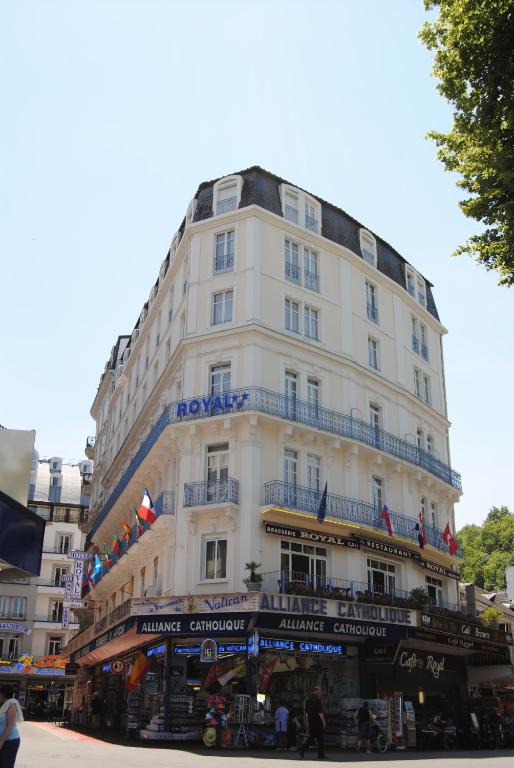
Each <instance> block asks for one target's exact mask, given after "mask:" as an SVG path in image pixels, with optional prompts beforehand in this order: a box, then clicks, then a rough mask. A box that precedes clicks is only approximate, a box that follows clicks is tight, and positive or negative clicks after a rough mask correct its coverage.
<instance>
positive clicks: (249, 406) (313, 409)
mask: <svg viewBox="0 0 514 768" xmlns="http://www.w3.org/2000/svg"><path fill="white" fill-rule="evenodd" d="M242 411H245V412H248V411H257V412H259V413H264V414H266V415H268V416H273V417H276V418H280V419H287V420H289V421H294V422H296V423H299V424H305V425H306V426H309V427H312V428H314V429H319V430H322V431H324V432H328V433H329V434H332V435H337V436H338V437H344V438H348V439H351V440H356V441H357V442H360V443H364V444H366V445H369V446H371V447H373V448H376V449H377V450H379V451H383V452H384V453H387V454H389V455H391V456H394V457H395V458H397V459H401V460H402V461H406V462H408V463H409V464H413V465H414V466H416V467H421V468H422V469H424V470H426V471H427V472H430V474H432V475H434V476H435V477H437V478H439V479H440V480H442V481H443V482H445V483H447V484H448V485H451V486H453V487H454V488H456V489H458V490H461V489H462V486H461V478H460V475H459V473H458V472H455V470H453V469H452V468H451V467H450V466H449V465H448V464H445V463H444V462H443V461H441V460H440V459H438V458H437V457H436V456H435V455H434V454H433V453H430V452H429V451H426V450H424V449H423V448H418V447H417V446H416V445H415V444H413V443H410V442H408V441H407V440H404V439H403V438H401V437H397V436H396V435H392V434H391V433H389V432H386V431H385V430H383V429H377V428H376V427H374V426H373V425H371V424H368V422H366V421H362V420H361V419H355V418H353V417H352V416H349V415H347V414H344V413H340V412H338V411H332V410H329V409H328V408H322V407H321V406H319V405H313V404H312V403H308V402H305V401H303V400H297V399H296V398H290V397H287V396H286V395H281V394H279V393H278V392H272V391H270V390H268V389H263V388H262V387H248V388H243V389H234V390H232V391H231V392H225V393H224V394H223V395H219V396H216V397H213V396H212V395H199V396H197V397H192V398H190V399H189V400H182V401H178V402H174V403H170V404H169V405H167V406H166V408H165V409H164V410H163V412H162V414H161V415H160V417H159V418H158V419H157V421H156V422H155V424H154V426H153V427H152V429H151V430H150V432H149V434H148V435H147V437H146V438H145V439H144V440H143V442H142V443H141V446H140V447H139V450H138V451H137V453H136V455H135V456H134V458H133V459H132V461H131V462H130V464H129V465H128V467H127V469H126V470H125V472H124V473H123V475H122V477H121V479H120V480H119V482H118V484H117V485H116V487H115V489H114V491H113V492H112V493H111V495H110V496H109V498H108V499H107V501H106V503H105V504H104V506H103V508H102V509H101V510H100V511H99V513H98V514H97V515H96V517H95V519H94V520H93V522H92V524H91V532H94V531H95V530H96V529H97V528H98V526H99V525H100V524H101V522H102V521H103V520H105V518H106V516H107V515H108V514H109V512H110V510H111V509H112V508H113V506H114V504H115V503H116V502H117V500H118V499H119V497H120V496H121V494H122V493H123V491H124V490H125V488H126V487H127V485H128V483H129V481H130V479H131V478H132V477H133V476H134V473H135V472H136V471H137V469H138V468H139V467H140V465H141V463H142V462H143V461H144V459H145V458H146V456H147V455H148V454H149V452H150V451H151V449H152V447H153V446H154V445H155V443H156V442H157V440H158V439H159V437H160V435H161V434H162V433H163V431H164V430H165V429H166V427H168V426H169V425H170V424H179V423H181V422H183V421H193V420H198V419H206V418H209V417H211V416H226V415H230V414H233V413H239V412H242Z"/></svg>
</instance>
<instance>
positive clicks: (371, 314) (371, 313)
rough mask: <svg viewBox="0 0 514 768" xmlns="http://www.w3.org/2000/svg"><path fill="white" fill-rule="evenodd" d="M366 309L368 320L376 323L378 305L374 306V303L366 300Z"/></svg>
mask: <svg viewBox="0 0 514 768" xmlns="http://www.w3.org/2000/svg"><path fill="white" fill-rule="evenodd" d="M367 310H368V320H371V322H372V323H378V307H377V306H376V304H371V303H370V302H369V301H368V305H367Z"/></svg>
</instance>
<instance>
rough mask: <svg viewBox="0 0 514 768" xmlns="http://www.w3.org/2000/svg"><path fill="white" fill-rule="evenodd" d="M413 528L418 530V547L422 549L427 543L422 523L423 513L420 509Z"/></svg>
mask: <svg viewBox="0 0 514 768" xmlns="http://www.w3.org/2000/svg"><path fill="white" fill-rule="evenodd" d="M414 530H416V531H417V532H418V547H419V548H420V549H423V548H424V546H425V544H426V543H427V537H426V536H425V526H424V524H423V513H422V512H421V510H420V512H419V514H418V522H417V523H416V525H415V526H414Z"/></svg>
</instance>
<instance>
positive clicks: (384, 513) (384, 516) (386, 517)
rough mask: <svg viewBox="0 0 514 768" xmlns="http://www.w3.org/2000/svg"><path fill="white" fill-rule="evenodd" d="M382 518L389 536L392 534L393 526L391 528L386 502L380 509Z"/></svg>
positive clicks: (391, 522) (391, 523)
mask: <svg viewBox="0 0 514 768" xmlns="http://www.w3.org/2000/svg"><path fill="white" fill-rule="evenodd" d="M380 517H381V518H382V520H383V521H384V523H385V526H386V528H387V533H388V534H389V536H393V534H394V528H393V521H392V520H391V515H390V514H389V507H388V506H387V504H384V509H383V510H382V514H381V515H380Z"/></svg>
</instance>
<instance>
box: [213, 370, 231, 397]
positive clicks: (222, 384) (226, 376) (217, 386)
mask: <svg viewBox="0 0 514 768" xmlns="http://www.w3.org/2000/svg"><path fill="white" fill-rule="evenodd" d="M209 379H210V390H211V395H221V394H222V393H223V392H230V388H231V386H232V381H231V380H232V374H231V365H230V363H223V365H212V366H211V369H210V373H209Z"/></svg>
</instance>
